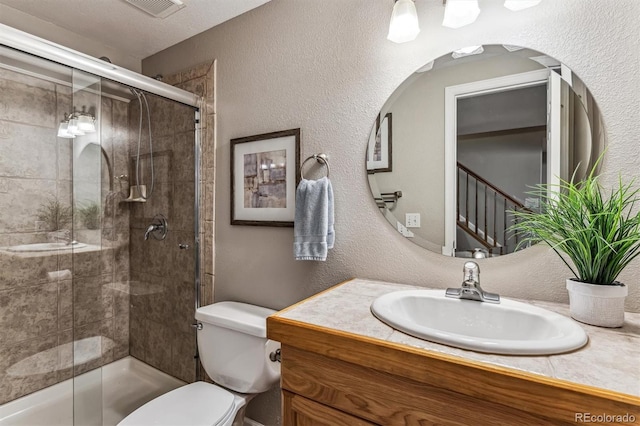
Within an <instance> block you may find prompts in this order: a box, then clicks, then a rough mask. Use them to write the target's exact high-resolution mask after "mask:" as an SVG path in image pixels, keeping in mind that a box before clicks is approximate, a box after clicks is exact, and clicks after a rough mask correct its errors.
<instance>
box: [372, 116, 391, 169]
mask: <svg viewBox="0 0 640 426" xmlns="http://www.w3.org/2000/svg"><path fill="white" fill-rule="evenodd" d="M380 118H381V117H380V114H378V117H376V128H375V132H371V135H370V136H369V146H368V149H367V173H369V174H372V173H382V172H391V171H393V163H392V153H393V150H392V139H393V138H392V129H393V127H392V116H391V113H390V112H388V113H386V114H385V116H384V118H382V120H381V119H380Z"/></svg>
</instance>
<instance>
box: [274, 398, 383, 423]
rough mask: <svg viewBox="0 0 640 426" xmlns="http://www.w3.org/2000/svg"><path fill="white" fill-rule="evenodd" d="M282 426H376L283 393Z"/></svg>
mask: <svg viewBox="0 0 640 426" xmlns="http://www.w3.org/2000/svg"><path fill="white" fill-rule="evenodd" d="M282 426H375V424H374V423H370V422H368V421H366V420H363V419H360V418H358V417H354V416H352V415H350V414H347V413H343V412H342V411H339V410H336V409H333V408H331V407H327V406H326V405H323V404H319V403H317V402H315V401H312V400H310V399H307V398H305V397H302V396H300V395H297V394H295V393H291V392H288V391H282Z"/></svg>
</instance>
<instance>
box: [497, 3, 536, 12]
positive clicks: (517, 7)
mask: <svg viewBox="0 0 640 426" xmlns="http://www.w3.org/2000/svg"><path fill="white" fill-rule="evenodd" d="M541 2H542V0H504V7H506V8H507V9H509V10H512V11H514V12H517V11H519V10H524V9H528V8H530V7H533V6H537V5H539V4H540V3H541Z"/></svg>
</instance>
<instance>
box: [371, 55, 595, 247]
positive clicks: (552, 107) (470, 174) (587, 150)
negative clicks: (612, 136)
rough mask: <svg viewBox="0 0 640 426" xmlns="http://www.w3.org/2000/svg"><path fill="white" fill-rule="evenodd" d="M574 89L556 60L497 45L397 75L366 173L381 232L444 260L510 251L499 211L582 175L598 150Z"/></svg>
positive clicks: (512, 238) (590, 111)
mask: <svg viewBox="0 0 640 426" xmlns="http://www.w3.org/2000/svg"><path fill="white" fill-rule="evenodd" d="M603 134H604V132H603V129H602V120H601V117H600V113H599V111H598V109H597V106H596V104H595V102H594V100H593V98H592V96H591V94H590V93H589V91H588V89H587V88H586V87H585V86H584V84H583V83H582V81H581V80H580V79H579V78H578V77H577V76H576V75H575V74H574V73H573V72H572V71H571V70H570V69H569V68H568V67H567V66H565V65H564V64H562V63H561V62H559V61H557V60H555V59H553V58H551V57H549V56H547V55H545V54H543V53H540V52H537V51H534V50H531V49H527V48H522V47H517V46H508V45H490V46H472V47H470V48H465V49H461V50H459V51H456V52H453V53H451V54H448V55H445V56H442V57H440V58H438V59H436V60H434V61H432V62H430V63H429V64H427V65H425V66H424V67H422V68H420V69H419V70H417V71H416V72H415V73H414V74H412V75H411V76H409V78H407V80H405V81H404V82H403V83H402V84H401V85H400V87H398V89H396V90H395V91H394V92H393V94H392V95H391V96H390V98H389V99H388V100H387V102H386V103H385V105H384V107H383V108H382V110H381V111H380V114H379V115H378V117H377V119H376V121H375V124H374V126H373V129H372V131H371V134H370V137H369V141H368V144H369V145H368V149H367V160H366V169H367V173H368V176H369V185H370V188H371V192H372V194H373V197H374V199H375V201H376V205H377V207H378V208H379V209H380V211H381V212H382V214H383V215H384V216H385V218H386V219H387V220H388V221H389V223H390V224H391V225H392V226H393V227H394V228H395V229H397V230H398V232H400V233H401V234H402V235H403V236H405V237H406V238H407V239H410V240H411V241H413V242H414V243H416V244H418V245H420V246H422V247H425V248H427V249H429V250H432V251H435V252H438V253H442V254H445V255H448V256H458V257H489V256H501V255H506V254H509V253H513V252H514V251H515V250H516V247H517V245H518V241H519V236H518V235H517V234H514V233H512V232H509V231H508V228H509V226H510V225H511V224H512V215H511V213H510V212H512V211H514V210H519V209H531V210H535V209H537V208H539V201H540V200H539V199H537V198H535V197H532V196H531V195H530V194H529V191H531V189H532V187H533V186H535V185H536V184H554V183H557V182H559V179H565V180H568V179H571V177H572V176H573V174H574V173H575V176H576V177H577V178H580V176H584V174H585V173H586V172H587V171H589V170H590V169H591V168H592V166H593V163H594V161H595V160H596V159H597V158H598V156H599V154H600V152H601V151H602V149H603V145H604V140H603V138H604V136H603Z"/></svg>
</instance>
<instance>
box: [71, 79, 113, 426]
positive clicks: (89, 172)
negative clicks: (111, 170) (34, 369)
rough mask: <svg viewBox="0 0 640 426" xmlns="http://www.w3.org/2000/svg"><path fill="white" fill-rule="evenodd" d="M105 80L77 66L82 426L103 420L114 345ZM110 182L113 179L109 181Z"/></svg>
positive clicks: (75, 177) (76, 387)
mask: <svg viewBox="0 0 640 426" xmlns="http://www.w3.org/2000/svg"><path fill="white" fill-rule="evenodd" d="M101 98H102V97H101V79H100V78H99V77H96V76H94V75H91V74H88V73H85V72H82V71H78V70H75V69H74V70H73V85H72V100H73V107H72V111H71V112H70V116H69V118H70V119H69V122H68V124H67V126H68V128H67V131H68V132H69V133H71V134H73V135H74V136H75V137H74V138H73V139H72V141H73V142H72V148H71V155H72V170H73V174H72V182H71V188H70V190H71V194H72V209H73V210H72V211H73V226H72V231H73V232H72V242H71V244H72V246H73V248H72V251H73V256H72V257H73V259H72V260H73V268H72V270H73V286H72V294H71V306H72V312H73V323H72V332H71V334H70V337H71V338H72V341H73V345H71V347H70V349H71V353H70V355H71V357H72V364H73V413H74V414H73V418H74V424H77V425H102V424H103V395H102V389H103V387H102V369H101V368H99V367H101V366H102V365H104V364H105V363H108V362H110V361H111V358H112V354H111V351H112V350H113V292H112V291H111V289H110V287H109V285H110V284H111V283H112V279H111V277H110V276H109V272H110V266H111V265H110V264H109V262H108V261H105V260H107V259H108V258H107V253H108V248H106V247H103V244H102V230H103V225H104V215H103V212H104V208H103V202H102V189H103V179H102V177H103V176H102V174H103V173H102V172H103V169H102V165H103V160H102V158H103V154H102V152H103V148H102V127H103V126H102V122H103V120H102V114H101V112H102V108H101V107H102V99H101ZM107 183H108V180H107Z"/></svg>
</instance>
